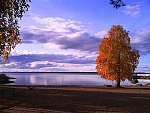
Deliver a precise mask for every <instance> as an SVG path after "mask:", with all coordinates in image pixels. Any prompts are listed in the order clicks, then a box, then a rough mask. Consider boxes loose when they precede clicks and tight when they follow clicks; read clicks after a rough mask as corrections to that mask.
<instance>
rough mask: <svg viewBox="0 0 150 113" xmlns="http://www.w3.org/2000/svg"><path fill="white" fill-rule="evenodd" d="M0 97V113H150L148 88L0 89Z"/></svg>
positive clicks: (63, 87) (39, 87) (149, 89)
mask: <svg viewBox="0 0 150 113" xmlns="http://www.w3.org/2000/svg"><path fill="white" fill-rule="evenodd" d="M2 88H3V90H4V89H5V91H4V92H3V98H2ZM14 90H15V92H14ZM0 93H1V97H0V113H150V87H149V86H147V87H146V86H139V87H135V86H130V87H129V86H128V87H124V88H114V87H85V86H33V87H32V86H30V87H27V86H9V88H8V87H5V88H4V87H3V86H0Z"/></svg>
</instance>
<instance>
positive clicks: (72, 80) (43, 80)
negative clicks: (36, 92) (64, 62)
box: [6, 73, 150, 86]
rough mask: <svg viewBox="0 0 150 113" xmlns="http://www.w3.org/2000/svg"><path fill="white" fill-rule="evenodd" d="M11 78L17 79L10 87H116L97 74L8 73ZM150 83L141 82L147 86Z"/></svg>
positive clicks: (128, 83) (129, 83) (113, 83)
mask: <svg viewBox="0 0 150 113" xmlns="http://www.w3.org/2000/svg"><path fill="white" fill-rule="evenodd" d="M6 74H7V75H8V76H9V77H15V78H17V79H15V80H13V81H14V83H10V84H9V85H82V86H102V85H115V84H116V83H115V82H112V81H108V80H105V79H103V78H100V76H99V75H98V74H97V73H6ZM148 82H150V81H143V80H141V81H140V82H139V83H142V84H146V83H148ZM121 85H132V83H131V82H129V81H127V80H126V81H124V82H121Z"/></svg>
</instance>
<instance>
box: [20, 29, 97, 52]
mask: <svg viewBox="0 0 150 113" xmlns="http://www.w3.org/2000/svg"><path fill="white" fill-rule="evenodd" d="M32 31H34V32H32ZM35 31H36V32H35ZM74 32H75V31H72V33H71V34H69V35H68V34H66V33H65V34H64V33H59V32H53V31H44V30H42V29H41V30H40V29H38V30H37V29H36V30H34V29H32V30H25V31H22V35H21V36H22V42H23V43H28V42H37V43H54V44H57V45H59V46H60V48H61V49H75V50H80V51H88V52H95V51H97V50H98V44H99V42H100V39H98V38H96V37H95V36H91V35H90V34H88V33H86V32H81V33H80V32H76V33H74ZM76 34H77V35H76ZM71 35H75V36H71Z"/></svg>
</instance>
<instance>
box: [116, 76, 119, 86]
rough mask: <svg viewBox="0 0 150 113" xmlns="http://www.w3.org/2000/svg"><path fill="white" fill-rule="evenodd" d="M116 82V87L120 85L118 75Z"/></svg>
mask: <svg viewBox="0 0 150 113" xmlns="http://www.w3.org/2000/svg"><path fill="white" fill-rule="evenodd" d="M116 82H117V84H116V87H117V88H119V87H120V77H118V79H117V81H116Z"/></svg>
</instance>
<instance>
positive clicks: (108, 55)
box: [96, 25, 140, 87]
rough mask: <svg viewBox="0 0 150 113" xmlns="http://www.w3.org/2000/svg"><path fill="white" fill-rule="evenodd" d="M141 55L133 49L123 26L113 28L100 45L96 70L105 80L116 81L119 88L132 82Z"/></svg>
mask: <svg viewBox="0 0 150 113" xmlns="http://www.w3.org/2000/svg"><path fill="white" fill-rule="evenodd" d="M139 57H140V55H139V53H138V51H137V50H135V49H133V50H132V49H131V46H130V38H129V36H128V32H127V31H126V30H124V29H123V27H122V26H120V25H117V26H112V28H111V29H110V31H108V37H104V38H103V39H102V41H101V44H100V45H99V54H98V56H97V59H96V64H97V66H96V70H97V72H98V74H99V75H100V76H101V77H102V78H105V79H108V80H112V81H113V80H115V81H116V82H117V85H116V86H117V87H120V82H121V81H124V80H126V79H128V80H131V79H132V75H133V73H134V70H135V68H136V67H137V65H138V59H139Z"/></svg>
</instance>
